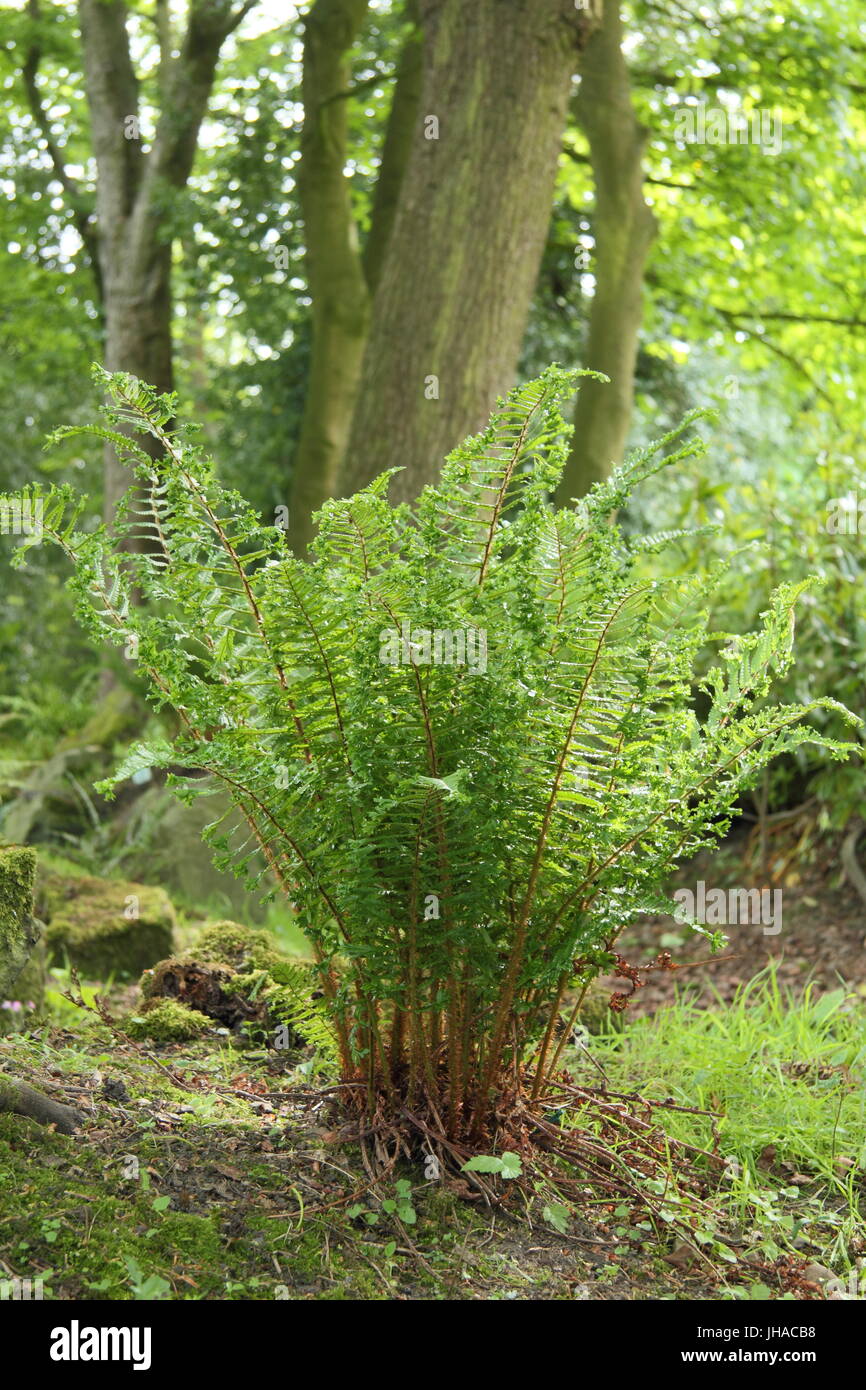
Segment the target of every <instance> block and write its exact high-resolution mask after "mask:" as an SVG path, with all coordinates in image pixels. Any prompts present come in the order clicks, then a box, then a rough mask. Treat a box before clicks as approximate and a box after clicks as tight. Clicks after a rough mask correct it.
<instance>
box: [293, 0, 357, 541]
mask: <svg viewBox="0 0 866 1390" xmlns="http://www.w3.org/2000/svg"><path fill="white" fill-rule="evenodd" d="M368 4H369V0H316V3H315V4H314V5H313V7H312V9H311V10H310V12H309V14H308V15H307V18H306V24H305V29H304V68H303V98H304V131H303V138H302V143H301V164H300V169H299V171H298V195H299V199H300V205H301V213H302V216H303V219H304V240H305V243H306V264H307V281H308V284H309V289H310V295H311V297H312V301H313V310H312V330H313V345H312V355H311V359H310V373H309V378H308V381H307V392H306V399H305V402H304V415H303V420H302V422H301V434H300V439H299V441H298V447H297V450H296V453H295V460H294V475H293V485H292V498H291V503H290V507H289V542H290V544H291V546H292V548H293V549H294V550H295V551H296V552H297V553H298V554H303V552H304V550H305V549H306V546H307V543H308V541H309V539H310V537H311V535H312V526H311V518H312V514H313V512H314V511H316V510H317V509H318V507H320V506H321V504H322V502H324V500H325V499H326V498H327V497H332V496H333V494H334V488H335V486H336V481H337V469H338V467H339V464H340V459H341V457H342V455H343V451H344V449H345V447H346V439H347V435H348V430H349V422H350V420H351V412H352V407H353V405H354V402H355V396H356V394H357V390H358V382H359V379H360V373H361V358H362V355H363V352H364V342H365V340H366V336H367V324H368V314H369V294H368V291H367V283H366V280H365V278H364V270H363V266H362V264H361V253H360V247H359V244H358V233H357V228H356V226H355V221H354V218H353V216H352V205H351V190H350V188H349V184H348V181H347V179H346V176H345V172H344V170H345V167H346V160H347V120H346V91H347V88H348V85H349V64H348V61H347V58H346V54H347V52H348V50H349V49H350V48H351V46H352V43H353V42H354V39H355V36H356V34H357V32H358V30H359V28H360V26H361V24H362V22H363V20H364V16H365V15H366V12H367V7H368Z"/></svg>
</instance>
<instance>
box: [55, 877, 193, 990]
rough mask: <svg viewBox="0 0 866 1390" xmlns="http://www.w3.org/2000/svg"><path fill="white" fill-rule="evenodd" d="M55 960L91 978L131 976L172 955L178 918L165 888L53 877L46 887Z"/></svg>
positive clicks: (122, 977)
mask: <svg viewBox="0 0 866 1390" xmlns="http://www.w3.org/2000/svg"><path fill="white" fill-rule="evenodd" d="M42 898H43V911H44V913H45V916H46V919H47V922H48V928H47V932H46V944H47V947H48V955H49V960H52V961H58V962H62V961H63V960H64V958H65V957H66V956H68V957H69V960H70V961H71V963H72V964H73V965H74V966H75V967H76V969H78V970H80V971H81V973H82V974H84V975H87V976H88V977H89V978H91V979H96V980H105V979H108V977H109V976H113V977H114V978H115V979H128V978H129V977H130V976H134V975H140V974H141V972H142V970H144V969H145V968H146V967H147V966H149V965H152V964H153V962H154V961H156V960H161V959H162V958H163V957H165V956H168V955H170V954H171V951H172V947H173V944H174V931H175V926H176V919H175V914H174V908H173V907H172V905H171V901H170V899H169V897H168V895H167V894H166V893H165V892H164V890H163V889H162V888H150V887H147V886H146V885H145V884H143V883H128V882H124V881H122V880H120V879H101V878H88V877H82V878H65V877H55V876H49V877H48V878H47V879H46V880H45V883H44V886H43V890H42Z"/></svg>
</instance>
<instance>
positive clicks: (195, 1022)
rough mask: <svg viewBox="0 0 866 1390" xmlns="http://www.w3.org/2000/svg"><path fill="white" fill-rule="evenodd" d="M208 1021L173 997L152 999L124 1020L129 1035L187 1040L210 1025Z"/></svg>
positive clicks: (161, 1040) (157, 1040)
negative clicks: (136, 1012) (145, 1006)
mask: <svg viewBox="0 0 866 1390" xmlns="http://www.w3.org/2000/svg"><path fill="white" fill-rule="evenodd" d="M212 1026H213V1025H212V1022H211V1020H210V1019H209V1018H208V1017H207V1016H206V1015H205V1014H200V1013H199V1012H198V1010H197V1009H186V1008H184V1006H183V1004H178V1003H177V1001H176V1000H175V999H158V1000H154V1001H153V1002H152V1003H151V1004H150V1006H149V1007H148V1008H146V1009H143V1010H142V1012H141V1013H140V1014H133V1015H132V1017H131V1018H128V1019H127V1020H126V1024H125V1028H126V1031H127V1033H128V1034H129V1036H130V1037H131V1038H139V1039H144V1038H150V1039H151V1040H152V1041H153V1042H161V1043H168V1042H191V1041H192V1039H193V1038H200V1037H201V1036H202V1034H203V1033H206V1032H207V1031H208V1030H209V1029H210V1028H211V1027H212Z"/></svg>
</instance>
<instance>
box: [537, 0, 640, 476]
mask: <svg viewBox="0 0 866 1390" xmlns="http://www.w3.org/2000/svg"><path fill="white" fill-rule="evenodd" d="M582 74H583V75H582V77H581V83H580V91H579V93H578V97H577V101H576V103H575V105H576V113H577V118H578V120H579V122H580V124H581V126H582V127H583V130H584V132H585V133H586V136H587V139H588V140H589V147H590V157H591V161H592V167H593V174H594V178H595V214H594V218H593V232H594V236H595V265H594V267H593V271H594V275H595V294H594V296H593V301H592V309H591V311H590V320H589V337H588V342H587V348H586V353H585V357H584V366H585V367H588V368H590V369H591V370H593V371H598V372H604V373H605V374H606V375H607V376H609V377H610V384H609V385H608V384H606V383H605V382H602V381H594V380H592V379H591V378H588V379H586V380H584V381H583V382H582V383H581V386H580V391H579V393H578V397H577V405H576V407H575V416H574V424H575V429H574V438H573V443H572V447H571V453H570V456H569V459H568V463H567V465H566V468H565V472H564V474H563V478H562V482H561V484H560V487H559V494H558V500H559V502H560V503H567V502H569V501H570V500H571V499H572V498H574V497H582V496H583V495H584V494H585V493H586V492H588V491H589V489H590V488H591V487H592V486H593V484H594V483H596V482H598V481H599V479H602V478H606V477H607V476H608V474H609V473H610V470H611V467H612V466H613V465H614V464H616V463H619V462H620V460H621V459H622V455H623V451H624V449H625V444H626V439H627V437H628V431H629V426H630V423H631V414H632V407H633V404H634V371H635V362H636V360H637V348H638V336H639V333H640V326H641V319H642V310H643V305H642V297H643V276H644V268H645V265H646V259H647V255H648V253H649V249H650V246H651V245H652V242H653V238H654V237H655V233H656V220H655V217H654V216H653V214H652V212H651V211H650V209H649V207H648V206H647V204H646V202H645V201H644V196H643V166H642V158H643V151H644V146H645V144H646V139H647V133H648V132H647V131H646V129H645V128H644V127H643V126H641V125H640V123H639V122H638V120H637V117H636V116H635V113H634V109H633V107H632V104H631V90H630V84H629V74H628V68H627V66H626V62H625V59H624V57H623V54H622V20H621V17H620V12H619V4H618V0H605V5H604V17H603V20H602V25H601V27H600V28H599V29H597V30H596V31H595V33H594V34H593V35H592V37H591V39H590V41H589V43H588V45H587V49H586V54H585V57H584V61H583V67H582Z"/></svg>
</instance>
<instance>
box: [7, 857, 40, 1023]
mask: <svg viewBox="0 0 866 1390" xmlns="http://www.w3.org/2000/svg"><path fill="white" fill-rule="evenodd" d="M35 875H36V853H35V851H34V850H32V849H29V848H27V847H26V846H23V845H10V846H8V847H6V848H0V996H2V997H3V998H4V999H6V998H8V997H9V996H10V994H11V992H12V991H13V989H14V988H15V985H16V982H17V980H18V978H19V976H20V975H21V972H22V971H23V970H24V967H25V966H26V965H27V962H28V961H29V959H30V957H31V955H32V953H33V949H34V947H35V946H36V943H37V941H38V940H39V936H40V930H41V927H40V923H39V922H37V921H36V919H35V918H34V917H33V883H34V879H35ZM16 998H17V995H16Z"/></svg>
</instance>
